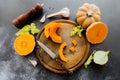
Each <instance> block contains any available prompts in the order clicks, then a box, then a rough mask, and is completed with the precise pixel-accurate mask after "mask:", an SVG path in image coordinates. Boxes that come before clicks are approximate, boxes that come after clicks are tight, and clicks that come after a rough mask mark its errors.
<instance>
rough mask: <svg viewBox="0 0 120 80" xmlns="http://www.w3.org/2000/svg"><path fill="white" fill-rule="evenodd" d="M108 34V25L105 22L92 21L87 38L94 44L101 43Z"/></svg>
mask: <svg viewBox="0 0 120 80" xmlns="http://www.w3.org/2000/svg"><path fill="white" fill-rule="evenodd" d="M107 34H108V27H107V25H106V24H105V23H103V22H95V23H92V24H91V25H90V26H89V27H88V28H87V31H86V37H87V40H88V41H89V42H90V43H92V44H97V43H101V42H103V41H104V40H105V38H106V37H107Z"/></svg>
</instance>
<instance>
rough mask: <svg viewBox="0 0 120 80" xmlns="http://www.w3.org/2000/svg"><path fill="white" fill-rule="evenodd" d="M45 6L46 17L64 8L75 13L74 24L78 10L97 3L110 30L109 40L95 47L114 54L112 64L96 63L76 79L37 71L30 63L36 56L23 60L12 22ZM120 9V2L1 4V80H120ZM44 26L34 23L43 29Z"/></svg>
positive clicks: (3, 0)
mask: <svg viewBox="0 0 120 80" xmlns="http://www.w3.org/2000/svg"><path fill="white" fill-rule="evenodd" d="M37 2H38V3H44V13H52V12H56V11H59V10H60V9H61V8H63V7H66V6H67V7H68V8H70V10H71V14H70V18H69V19H70V20H73V21H75V13H76V11H77V8H78V7H79V6H81V5H82V4H83V3H85V2H88V3H94V4H96V5H98V6H99V7H100V9H101V12H102V21H104V22H105V23H106V24H107V25H108V27H109V34H108V37H107V39H106V40H105V41H104V42H103V43H102V44H99V45H91V51H93V50H94V49H96V50H99V49H102V50H108V49H110V50H111V54H110V55H109V61H108V63H107V64H106V65H105V66H98V65H95V64H94V63H92V64H91V65H90V66H89V67H88V69H85V68H84V67H83V66H82V67H81V68H79V69H78V70H77V71H75V72H74V73H73V74H72V75H69V74H64V75H60V74H55V73H53V72H50V71H48V70H46V69H45V68H44V67H43V66H41V65H37V67H33V66H32V65H31V63H30V62H29V59H36V58H35V54H34V53H32V54H30V55H29V56H26V57H21V56H19V55H18V54H17V53H16V52H15V51H14V49H13V40H14V38H15V33H16V32H17V31H18V29H17V28H16V27H14V25H13V24H12V23H11V21H12V20H13V19H14V18H15V17H17V16H18V15H20V14H22V13H23V12H25V11H27V10H28V9H30V8H31V7H32V6H33V5H34V4H35V3H37ZM119 14H120V5H119V0H0V80H120V31H119V30H120V16H119ZM59 18H60V17H57V18H52V19H47V21H46V22H45V23H44V24H40V23H39V19H40V17H39V19H36V20H34V22H35V23H36V25H37V27H38V28H39V29H41V28H42V27H43V25H45V24H46V23H47V22H49V21H51V20H55V19H59Z"/></svg>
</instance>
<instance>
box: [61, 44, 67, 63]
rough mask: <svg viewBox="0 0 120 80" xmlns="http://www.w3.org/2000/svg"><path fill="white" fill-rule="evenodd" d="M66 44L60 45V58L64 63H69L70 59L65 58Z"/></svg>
mask: <svg viewBox="0 0 120 80" xmlns="http://www.w3.org/2000/svg"><path fill="white" fill-rule="evenodd" d="M66 45H67V44H66V42H64V43H62V44H61V45H60V49H59V57H60V59H61V60H62V61H64V62H67V61H68V58H66V57H65V56H64V54H63V49H64V48H65V47H66Z"/></svg>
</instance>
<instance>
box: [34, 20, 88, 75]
mask: <svg viewBox="0 0 120 80" xmlns="http://www.w3.org/2000/svg"><path fill="white" fill-rule="evenodd" d="M55 22H57V23H61V24H62V27H61V28H60V29H58V30H57V34H58V35H60V36H62V43H63V42H66V43H67V46H66V47H65V48H64V50H63V51H64V56H65V57H67V58H68V62H66V63H65V62H63V63H64V64H65V65H66V66H67V67H68V68H69V69H70V70H72V71H74V70H76V69H78V68H79V67H80V66H81V65H82V64H83V63H84V62H85V60H86V59H87V58H88V55H89V50H90V44H89V43H88V42H87V40H86V38H85V37H84V36H83V35H82V37H79V36H77V35H75V36H73V37H70V32H71V31H72V29H73V28H74V27H75V26H77V24H76V23H75V22H73V21H70V20H55ZM36 39H37V40H39V41H41V42H42V43H43V44H45V45H46V46H47V47H48V48H49V49H50V50H51V51H53V52H54V53H55V54H56V55H57V56H59V55H58V54H59V53H58V51H59V48H60V45H61V43H60V44H58V43H54V42H53V41H52V40H51V38H48V39H47V38H46V37H45V35H44V28H43V29H42V30H41V31H40V32H39V33H38V35H37V37H36ZM73 39H75V40H76V41H77V46H75V49H76V51H75V52H71V51H70V47H72V46H73V44H72V40H73ZM36 56H37V58H38V60H39V62H40V64H41V65H43V66H44V67H45V68H47V69H48V70H50V71H53V72H55V73H67V71H66V70H65V69H63V68H62V67H61V66H60V64H59V63H58V62H56V61H55V60H53V59H51V58H50V56H49V55H48V54H47V53H46V52H45V51H44V50H43V49H42V48H40V46H38V45H37V47H36Z"/></svg>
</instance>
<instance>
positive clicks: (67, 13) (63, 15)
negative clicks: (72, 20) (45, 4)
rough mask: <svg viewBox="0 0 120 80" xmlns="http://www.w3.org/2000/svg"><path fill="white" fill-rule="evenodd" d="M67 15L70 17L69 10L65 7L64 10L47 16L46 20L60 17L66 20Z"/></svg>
mask: <svg viewBox="0 0 120 80" xmlns="http://www.w3.org/2000/svg"><path fill="white" fill-rule="evenodd" d="M69 15H70V9H69V8H67V7H65V8H63V9H61V10H60V11H59V12H55V13H52V14H49V15H47V18H50V17H53V16H62V17H65V18H68V17H69Z"/></svg>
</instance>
